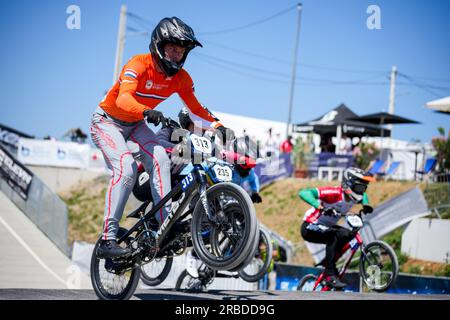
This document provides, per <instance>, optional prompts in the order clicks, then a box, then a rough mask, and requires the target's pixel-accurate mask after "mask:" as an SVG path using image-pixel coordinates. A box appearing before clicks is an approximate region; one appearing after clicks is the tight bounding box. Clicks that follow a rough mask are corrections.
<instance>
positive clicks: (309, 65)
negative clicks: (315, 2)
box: [128, 6, 387, 73]
mask: <svg viewBox="0 0 450 320" xmlns="http://www.w3.org/2000/svg"><path fill="white" fill-rule="evenodd" d="M295 7H296V6H293V7H290V8H288V9H286V10H284V11H282V12H280V13H277V14H275V15H274V16H271V17H272V18H273V17H275V16H276V15H280V14H282V13H285V12H287V11H289V10H292V9H293V8H295ZM128 16H130V17H131V18H134V20H135V22H136V23H138V24H139V25H140V26H141V27H143V28H144V29H148V28H149V26H152V27H154V25H156V23H155V22H153V21H150V20H147V19H145V18H143V17H141V16H139V15H136V14H134V13H132V12H129V13H128ZM269 18H270V17H269ZM266 19H268V18H266ZM263 20H264V19H263ZM142 23H146V24H148V25H144V24H142ZM249 25H250V24H249ZM232 29H233V30H234V29H236V28H232ZM230 30H231V29H230ZM199 34H207V33H199ZM143 35H145V34H143ZM202 42H203V43H208V44H210V45H213V46H216V47H219V48H222V49H226V50H229V51H233V52H236V53H239V54H243V55H246V56H250V57H256V58H260V59H264V60H267V61H271V62H277V63H280V64H286V65H290V64H291V62H290V61H288V60H284V59H280V58H276V57H270V56H267V55H262V54H259V53H254V52H250V51H247V50H242V49H237V48H233V47H230V46H226V45H223V44H220V43H217V42H214V41H210V40H206V41H202ZM299 65H300V66H302V67H305V68H310V69H321V70H329V71H336V72H345V73H380V72H387V71H381V70H361V69H346V68H336V67H329V66H320V65H314V64H307V63H299Z"/></svg>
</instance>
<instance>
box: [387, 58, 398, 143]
mask: <svg viewBox="0 0 450 320" xmlns="http://www.w3.org/2000/svg"><path fill="white" fill-rule="evenodd" d="M396 78H397V67H396V66H392V70H391V89H390V93H389V111H388V112H389V113H390V114H394V104H395V79H396ZM388 128H389V130H391V136H392V124H390V125H389V126H388Z"/></svg>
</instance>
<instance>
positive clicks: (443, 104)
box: [425, 97, 450, 113]
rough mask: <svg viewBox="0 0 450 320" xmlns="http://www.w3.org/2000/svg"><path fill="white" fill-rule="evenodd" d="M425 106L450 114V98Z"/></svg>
mask: <svg viewBox="0 0 450 320" xmlns="http://www.w3.org/2000/svg"><path fill="white" fill-rule="evenodd" d="M425 106H426V107H427V108H429V109H433V110H437V111H441V112H448V113H450V97H445V98H442V99H438V100H433V101H430V102H427V104H426V105H425Z"/></svg>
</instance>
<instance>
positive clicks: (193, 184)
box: [117, 164, 213, 256]
mask: <svg viewBox="0 0 450 320" xmlns="http://www.w3.org/2000/svg"><path fill="white" fill-rule="evenodd" d="M206 188H207V181H206V174H205V171H204V170H203V167H202V166H201V165H200V164H195V165H194V168H193V170H192V171H191V172H190V173H189V174H188V175H187V176H186V177H185V178H183V180H182V181H181V182H180V183H178V184H177V185H176V186H175V187H174V188H172V190H171V191H170V192H169V193H168V194H167V195H166V196H165V197H164V198H162V199H161V201H160V202H158V203H157V204H156V205H155V206H154V207H153V208H152V209H151V210H150V211H149V212H148V213H146V214H145V215H141V217H140V219H139V221H138V222H137V223H136V224H135V225H134V226H133V227H131V229H130V230H128V232H127V233H126V234H124V235H123V236H122V237H121V238H119V239H118V241H117V242H118V243H121V242H123V241H125V240H126V239H127V238H128V237H129V236H130V235H131V234H132V233H133V232H135V231H136V230H138V229H139V228H141V227H144V232H152V231H151V230H150V229H149V228H148V224H147V223H148V221H149V220H150V218H151V217H153V216H154V215H155V213H156V212H157V211H158V210H160V209H161V208H162V206H163V205H164V204H166V203H167V202H168V201H170V200H171V199H172V198H173V197H175V196H178V195H180V197H179V199H178V201H177V206H176V207H175V206H174V208H173V210H172V211H171V213H170V214H169V215H168V216H167V217H166V218H165V219H164V221H163V223H162V224H161V226H160V227H159V229H158V230H157V231H156V233H155V239H156V247H157V250H159V246H160V244H161V243H162V241H163V240H164V239H165V237H166V236H167V233H168V232H169V231H170V229H171V227H172V226H173V224H174V223H175V221H177V220H178V219H179V218H180V216H181V215H182V214H183V212H184V209H185V208H186V206H187V205H188V204H189V203H190V202H191V200H192V198H193V197H194V196H195V194H196V193H197V192H199V193H200V198H201V199H203V197H206ZM148 204H149V202H148V203H146V204H144V205H143V206H141V207H140V208H139V209H140V210H142V212H144V211H145V209H146V207H147V206H148ZM202 204H203V205H204V207H205V211H206V213H207V215H208V217H210V219H211V220H213V218H212V217H211V213H210V210H209V206H208V203H207V201H206V199H205V201H203V200H202ZM138 253H139V252H134V253H133V256H134V255H136V254H138Z"/></svg>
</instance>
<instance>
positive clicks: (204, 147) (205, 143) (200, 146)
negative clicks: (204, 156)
mask: <svg viewBox="0 0 450 320" xmlns="http://www.w3.org/2000/svg"><path fill="white" fill-rule="evenodd" d="M190 137H191V141H192V144H193V146H194V149H195V151H198V152H201V153H208V154H210V153H212V145H211V141H209V140H208V139H206V138H203V137H200V136H197V135H195V134H191V136H190Z"/></svg>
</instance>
